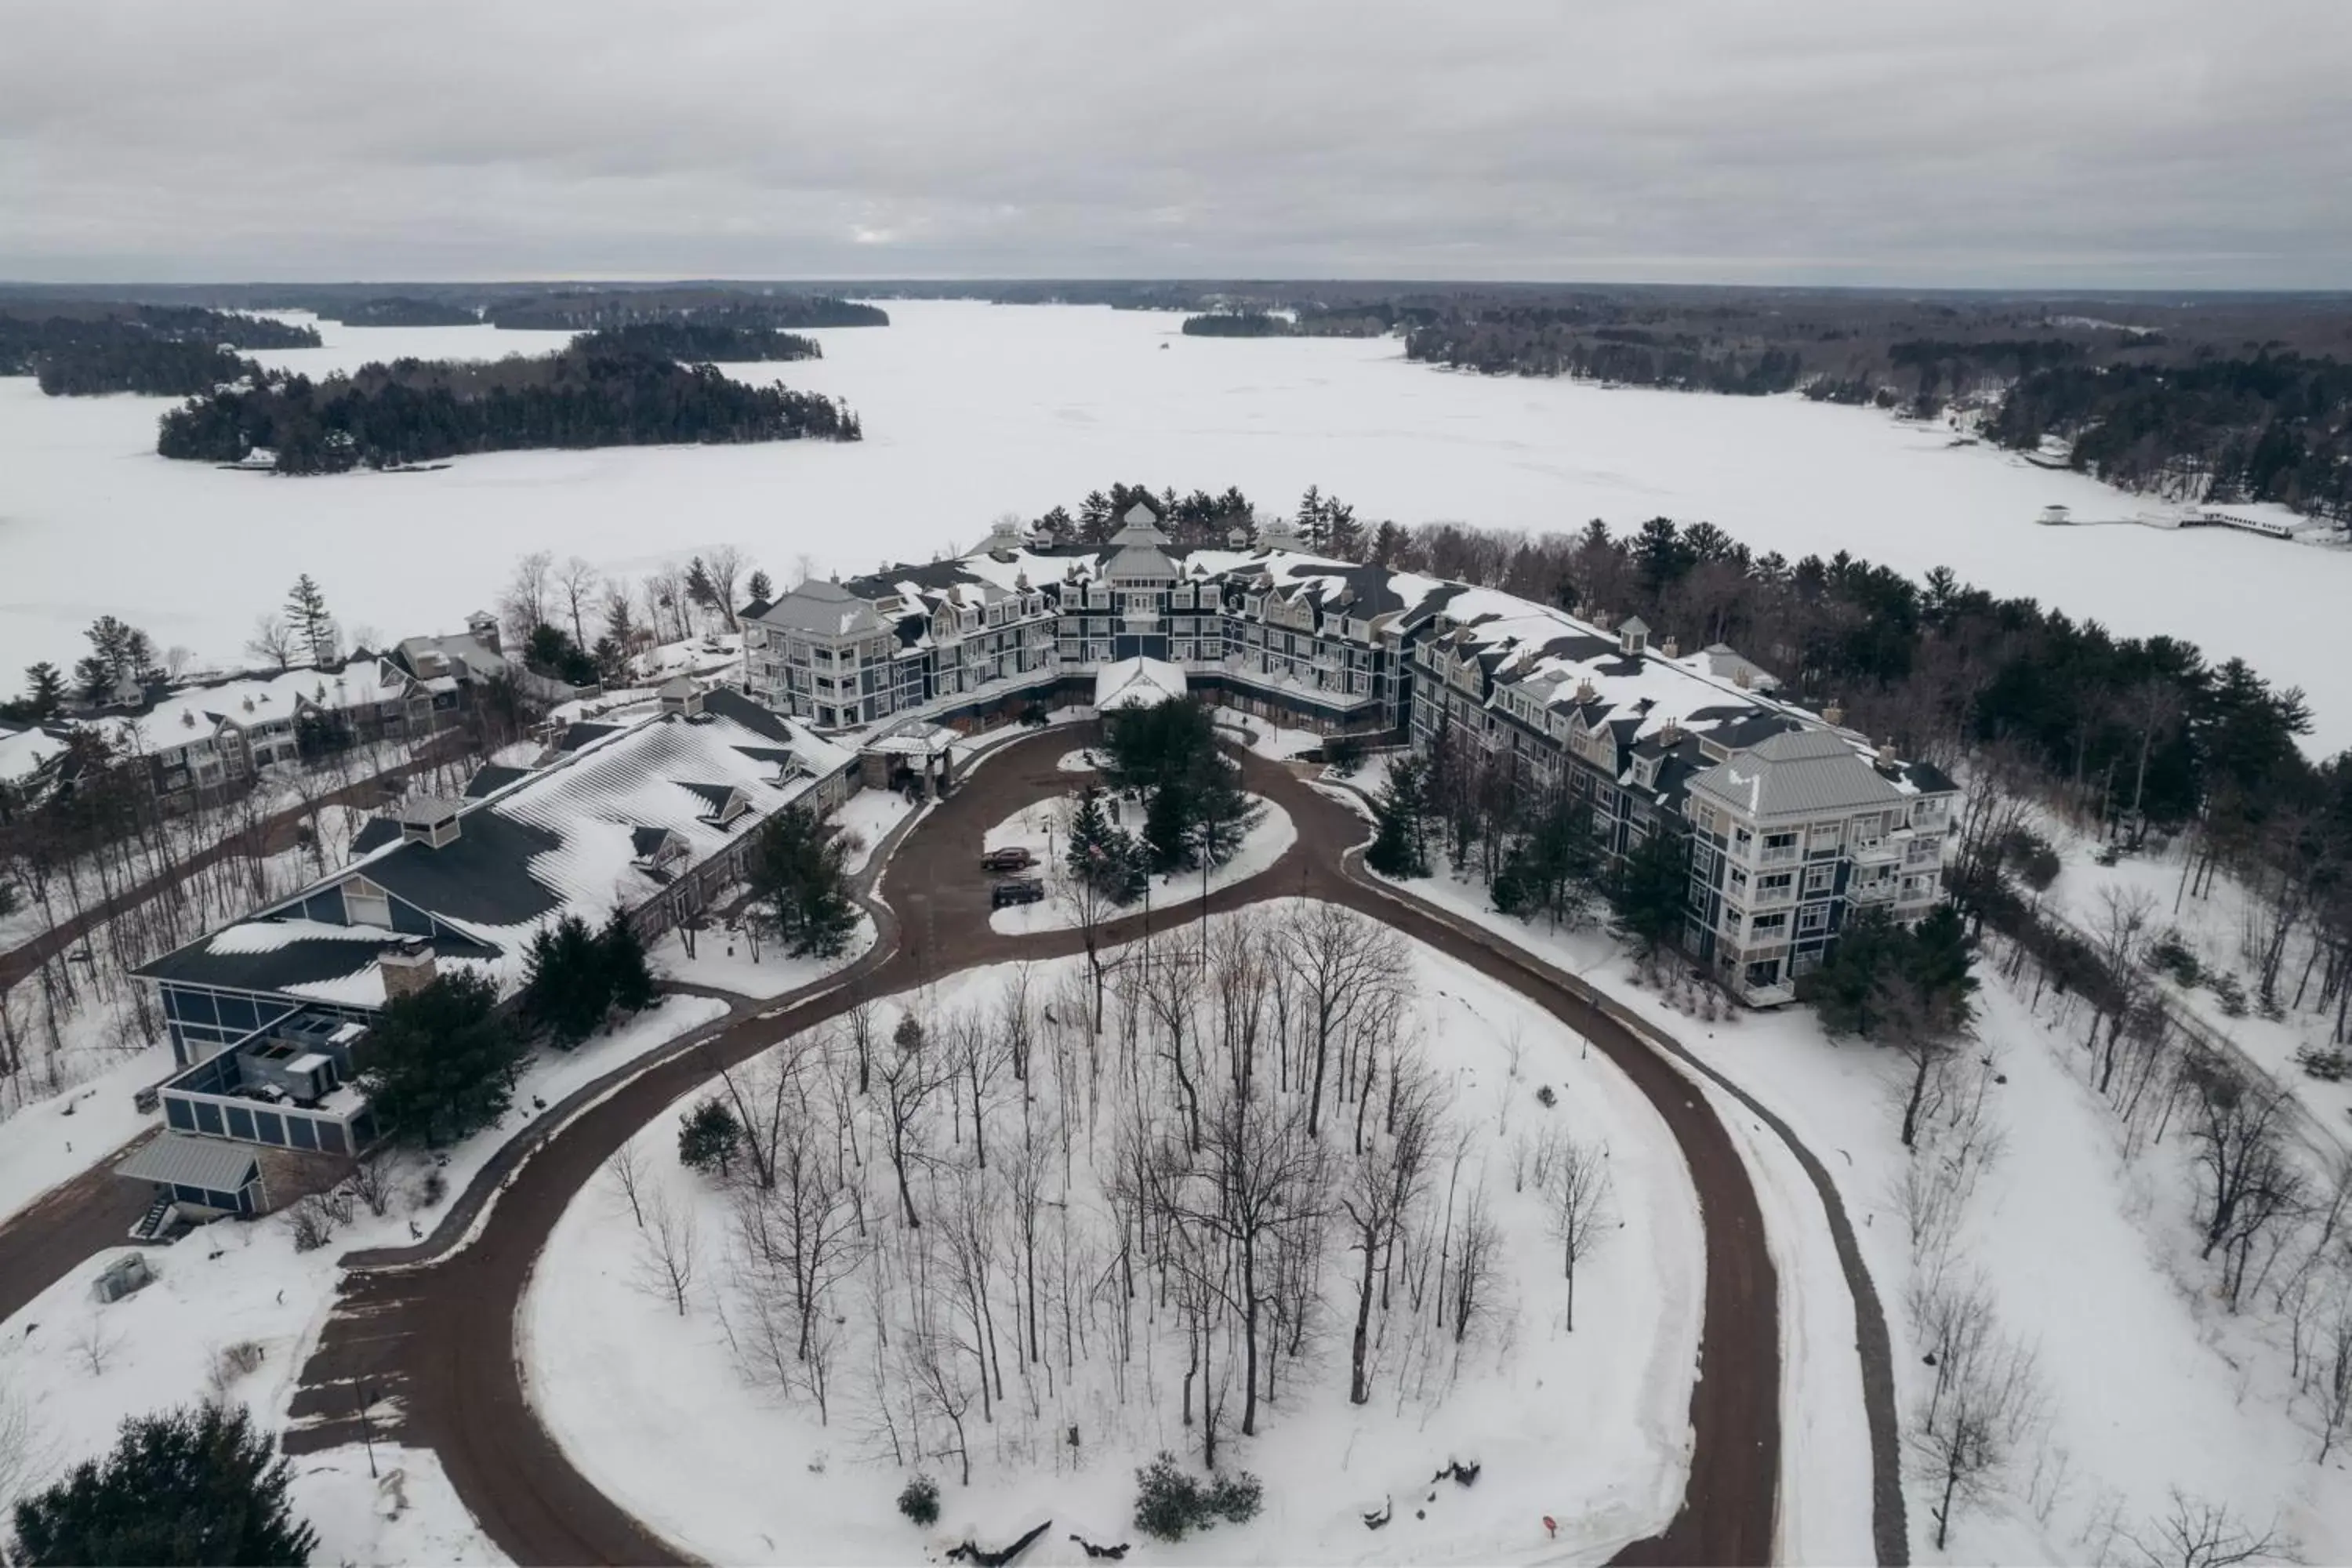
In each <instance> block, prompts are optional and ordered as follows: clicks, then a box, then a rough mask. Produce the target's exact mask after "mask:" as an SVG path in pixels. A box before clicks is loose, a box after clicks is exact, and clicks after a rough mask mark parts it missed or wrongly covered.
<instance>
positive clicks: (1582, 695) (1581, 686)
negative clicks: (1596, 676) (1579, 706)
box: [1576, 675, 1601, 702]
mask: <svg viewBox="0 0 2352 1568" xmlns="http://www.w3.org/2000/svg"><path fill="white" fill-rule="evenodd" d="M1600 695H1601V689H1600V688H1598V687H1596V686H1594V685H1593V684H1592V678H1591V676H1589V675H1588V676H1586V677H1585V678H1584V679H1582V680H1580V681H1578V682H1577V683H1576V700H1578V701H1579V702H1590V701H1591V700H1593V699H1594V698H1596V697H1598V696H1600Z"/></svg>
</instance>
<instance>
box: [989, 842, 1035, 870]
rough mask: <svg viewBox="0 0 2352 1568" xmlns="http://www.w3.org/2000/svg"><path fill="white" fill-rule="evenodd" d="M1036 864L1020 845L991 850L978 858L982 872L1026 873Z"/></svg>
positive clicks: (1031, 855)
mask: <svg viewBox="0 0 2352 1568" xmlns="http://www.w3.org/2000/svg"><path fill="white" fill-rule="evenodd" d="M1036 863H1037V857H1036V856H1034V855H1033V854H1031V853H1030V852H1029V851H1028V850H1027V849H1025V848H1024V847H1021V846H1020V845H1017V844H1016V845H1013V847H1011V848H1008V849H992V850H990V851H989V852H988V853H987V854H985V855H982V857H981V858H980V868H981V869H982V870H983V871H1026V870H1027V869H1029V868H1030V867H1032V866H1034V865H1035V864H1036Z"/></svg>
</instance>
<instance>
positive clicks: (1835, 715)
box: [1822, 697, 1845, 724]
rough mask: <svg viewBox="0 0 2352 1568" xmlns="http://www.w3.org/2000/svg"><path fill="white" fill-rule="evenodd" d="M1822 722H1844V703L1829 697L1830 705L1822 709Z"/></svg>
mask: <svg viewBox="0 0 2352 1568" xmlns="http://www.w3.org/2000/svg"><path fill="white" fill-rule="evenodd" d="M1844 722H1845V705H1844V704H1843V703H1842V702H1840V701H1839V700H1837V699H1836V698H1834V697H1832V698H1831V699H1830V705H1829V706H1828V707H1826V708H1824V709H1822V723H1824V724H1843V723H1844Z"/></svg>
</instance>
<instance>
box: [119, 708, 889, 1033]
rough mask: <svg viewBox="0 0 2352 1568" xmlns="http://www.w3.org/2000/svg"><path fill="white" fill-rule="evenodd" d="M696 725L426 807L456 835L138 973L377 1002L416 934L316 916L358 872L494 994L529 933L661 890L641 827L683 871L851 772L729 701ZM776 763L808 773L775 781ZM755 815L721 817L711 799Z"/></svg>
mask: <svg viewBox="0 0 2352 1568" xmlns="http://www.w3.org/2000/svg"><path fill="white" fill-rule="evenodd" d="M707 703H708V705H707V707H706V708H705V710H704V712H703V714H702V715H700V716H698V717H695V718H688V717H686V716H684V715H678V714H669V715H663V716H658V717H654V718H648V719H646V720H643V721H639V722H638V723H636V724H634V725H631V726H630V727H628V728H626V729H623V730H615V731H612V732H610V733H607V734H602V735H598V736H596V737H593V739H591V740H589V741H588V742H586V743H585V744H583V746H582V747H581V748H580V749H579V750H578V751H576V752H572V753H571V754H569V755H568V756H566V757H564V758H562V759H561V760H560V761H558V762H556V763H553V764H551V765H550V766H549V767H547V768H544V769H542V770H541V771H539V772H537V773H532V774H530V776H528V777H526V778H522V779H520V780H518V781H517V782H515V783H513V784H509V785H507V786H506V787H505V788H503V789H500V790H498V791H496V792H495V793H493V794H491V795H488V796H486V797H484V798H481V799H478V800H472V801H465V802H456V803H436V805H439V806H441V807H443V808H444V809H454V810H456V812H457V827H458V832H457V837H456V838H455V839H454V840H453V841H451V842H449V843H446V844H445V845H443V846H442V847H438V848H436V847H433V846H432V845H430V844H426V843H421V842H410V841H406V840H404V839H400V838H397V837H393V838H388V839H387V840H386V841H384V842H383V843H381V844H380V845H378V846H377V847H374V848H373V850H371V851H370V852H369V853H367V854H365V855H363V856H362V857H361V858H358V859H356V860H354V861H353V862H352V864H351V865H350V866H348V867H346V868H344V869H342V870H341V871H339V872H337V873H335V874H334V875H332V876H331V877H328V878H325V879H321V880H320V881H318V882H316V883H313V884H312V885H311V886H310V887H309V888H306V889H303V890H302V891H301V892H299V893H297V894H295V895H293V896H292V897H291V898H289V899H286V900H282V901H280V902H279V903H278V904H275V905H273V906H270V907H268V908H267V909H265V910H261V911H259V912H257V913H256V914H254V915H251V916H248V917H247V918H246V919H244V920H242V921H236V922H235V923H234V924H232V925H230V926H228V927H226V928H225V929H223V930H221V931H215V932H213V933H211V934H210V935H208V936H206V937H205V938H202V939H200V940H199V941H197V942H192V943H190V944H188V945H187V946H185V947H183V948H181V949H178V950H177V951H175V952H171V953H167V954H165V955H164V956H163V957H162V958H160V959H157V960H155V961H154V962H153V963H150V964H148V965H146V966H144V967H143V968H142V970H141V971H140V973H142V974H144V975H147V976H149V977H150V978H154V979H164V980H184V981H188V982H191V983H195V984H205V983H213V984H223V985H227V986H231V987H233V988H235V989H238V990H247V991H258V992H266V993H276V994H282V995H286V996H289V997H303V998H310V999H313V1000H319V1001H332V1002H340V1003H347V1004H350V1005H358V1006H366V1007H373V1006H381V1005H383V978H382V975H381V973H380V971H379V968H378V962H377V961H378V959H379V957H380V956H381V955H382V953H383V952H384V951H385V950H387V949H389V948H391V947H393V946H394V945H396V944H398V943H399V942H404V941H406V940H410V938H411V936H414V935H418V934H423V933H420V932H415V931H406V932H395V931H389V930H385V929H383V928H381V927H355V926H347V925H341V924H336V923H333V922H332V921H331V920H328V921H321V920H320V919H318V918H317V917H318V916H319V915H320V914H321V913H326V912H330V910H331V909H332V908H334V907H336V906H339V905H340V902H341V900H331V901H329V906H328V908H327V909H322V908H321V907H320V904H317V903H312V902H310V900H314V899H315V898H316V897H317V895H319V894H320V893H324V892H329V891H331V890H332V889H339V888H341V886H342V884H344V883H346V882H348V881H351V880H352V879H355V878H364V879H365V880H366V881H368V882H369V883H371V884H373V886H375V887H376V888H379V889H383V892H385V893H386V894H387V895H389V896H390V898H391V899H392V900H394V903H395V905H396V906H404V910H397V909H396V910H395V914H394V920H395V923H401V924H404V925H405V924H407V922H408V920H410V919H413V918H414V917H415V916H421V917H423V918H424V921H427V922H429V923H430V924H431V926H432V928H433V930H432V932H431V935H430V936H429V938H427V940H429V941H430V942H432V943H433V946H434V950H435V955H436V963H438V964H440V965H442V966H444V967H457V966H460V965H464V966H470V967H473V968H476V969H478V971H479V972H481V973H486V974H488V976H489V977H490V978H491V979H492V980H493V981H495V982H496V983H497V984H498V986H499V990H500V991H501V993H508V992H511V991H513V990H514V989H515V988H516V987H517V986H518V985H520V982H521V978H522V972H523V963H524V955H525V953H526V952H528V950H529V948H530V942H531V939H532V938H533V937H534V936H535V935H536V934H537V933H538V932H539V931H540V930H541V928H543V927H545V926H547V925H549V924H551V923H552V922H553V921H557V920H559V919H561V918H562V917H563V916H564V915H567V914H572V915H577V916H579V917H580V918H581V919H582V920H583V921H588V922H589V923H591V924H592V925H593V924H602V923H603V922H604V921H605V920H606V919H607V918H608V917H609V916H610V915H611V914H612V913H613V911H614V910H615V909H630V908H635V907H636V906H637V905H639V904H642V903H644V902H646V900H649V899H651V898H653V897H654V896H656V894H657V893H658V892H659V891H660V890H661V889H662V888H663V887H664V886H666V885H667V879H666V878H665V877H664V876H662V875H661V874H659V873H658V872H657V871H656V870H655V869H654V868H648V867H646V866H645V865H643V864H640V860H641V854H640V851H639V849H638V845H639V843H640V842H641V841H642V840H643V838H644V837H645V836H646V834H647V832H648V831H649V830H650V831H652V832H658V833H662V834H666V835H667V836H669V837H674V838H676V839H677V840H678V841H679V842H681V843H682V844H683V845H684V846H685V847H686V848H687V851H688V853H687V857H686V858H687V859H688V862H689V863H692V862H699V861H701V860H703V859H706V858H709V857H710V856H712V855H715V854H717V853H719V851H720V850H722V849H724V848H726V847H728V846H729V845H730V844H732V843H733V842H735V841H736V840H737V839H739V838H740V837H742V836H743V835H744V834H746V833H747V832H749V831H750V829H751V825H752V824H754V823H756V822H758V821H760V820H761V819H762V818H764V817H766V816H769V815H771V814H772V813H773V812H775V811H776V810H778V809H780V808H781V807H782V806H784V805H789V804H791V803H793V801H796V800H798V799H799V798H800V797H801V796H803V795H806V794H807V793H808V792H809V790H810V789H812V788H813V787H814V785H815V784H816V783H817V781H818V780H820V779H823V778H824V777H827V776H829V775H831V774H832V773H835V772H837V771H839V770H840V769H842V768H845V767H846V766H848V765H849V763H850V761H851V754H850V753H849V752H846V751H844V750H843V749H842V748H841V747H839V746H836V745H834V744H832V743H831V742H826V741H823V740H820V739H818V738H817V737H816V736H814V735H813V734H811V733H809V732H808V731H805V730H803V729H801V728H799V727H798V726H797V725H794V724H793V723H792V722H791V721H787V720H784V719H782V718H779V717H778V716H776V715H775V714H772V713H770V712H769V711H767V710H764V709H762V708H761V707H759V706H758V705H757V704H756V703H754V702H752V701H751V700H750V699H748V698H746V697H744V696H742V695H741V694H740V693H739V692H735V691H731V690H725V689H721V690H718V691H713V692H710V693H709V694H708V695H707ZM780 753H788V754H789V755H790V756H791V757H793V759H794V760H796V761H797V762H798V763H801V764H803V767H804V769H805V771H799V770H794V771H793V776H792V777H790V778H785V777H783V776H782V774H783V773H784V772H785V770H784V769H782V768H780V767H779V765H778V763H777V758H778V756H779V754H780ZM737 796H740V797H741V798H742V799H744V800H745V801H747V802H748V803H749V804H750V805H751V810H750V811H749V812H745V813H742V814H740V815H738V816H735V817H734V818H732V820H730V821H726V822H722V821H721V820H719V818H720V816H721V815H722V813H721V811H720V810H719V809H715V808H714V802H715V801H718V800H723V799H730V798H733V797H737Z"/></svg>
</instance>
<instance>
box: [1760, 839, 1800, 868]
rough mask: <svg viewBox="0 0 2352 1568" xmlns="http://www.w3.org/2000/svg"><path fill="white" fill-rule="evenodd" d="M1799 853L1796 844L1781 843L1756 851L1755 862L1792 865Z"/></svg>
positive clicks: (1762, 864)
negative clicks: (1774, 846)
mask: <svg viewBox="0 0 2352 1568" xmlns="http://www.w3.org/2000/svg"><path fill="white" fill-rule="evenodd" d="M1801 853H1802V851H1801V850H1800V849H1799V848H1798V847H1797V846H1795V845H1793V844H1783V845H1780V847H1777V848H1771V849H1761V850H1759V851H1757V855H1756V863H1757V864H1758V865H1759V866H1793V865H1795V864H1796V863H1797V858H1798V857H1799V855H1801Z"/></svg>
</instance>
